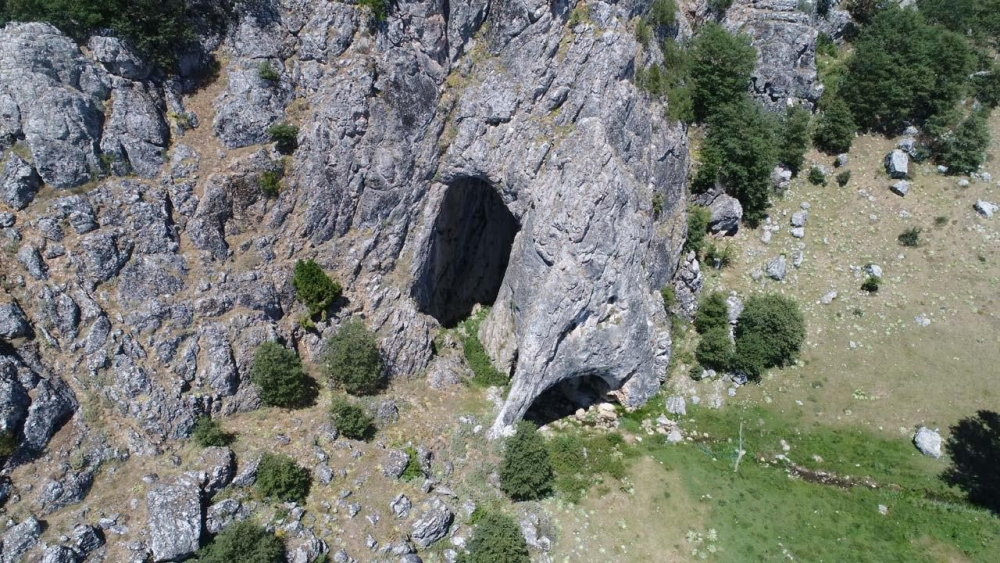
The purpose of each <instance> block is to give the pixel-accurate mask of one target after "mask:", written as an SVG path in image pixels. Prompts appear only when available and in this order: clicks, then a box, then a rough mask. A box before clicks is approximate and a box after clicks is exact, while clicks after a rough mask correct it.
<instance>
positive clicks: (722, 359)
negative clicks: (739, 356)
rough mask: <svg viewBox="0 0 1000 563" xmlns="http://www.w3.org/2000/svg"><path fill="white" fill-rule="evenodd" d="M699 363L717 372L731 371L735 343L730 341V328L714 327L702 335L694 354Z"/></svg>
mask: <svg viewBox="0 0 1000 563" xmlns="http://www.w3.org/2000/svg"><path fill="white" fill-rule="evenodd" d="M694 355H695V358H697V359H698V363H699V364H701V365H703V366H705V367H706V368H710V369H714V370H716V371H725V370H727V369H729V366H730V364H731V363H732V361H733V342H732V341H731V340H729V328H727V327H722V326H718V327H713V328H712V329H710V330H708V331H707V332H705V333H703V334H702V335H701V340H699V341H698V347H697V348H696V349H695V352H694Z"/></svg>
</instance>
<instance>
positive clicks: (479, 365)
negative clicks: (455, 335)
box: [461, 311, 508, 387]
mask: <svg viewBox="0 0 1000 563" xmlns="http://www.w3.org/2000/svg"><path fill="white" fill-rule="evenodd" d="M487 313H488V311H481V312H480V313H479V314H477V315H473V316H472V317H469V319H467V320H466V321H465V322H464V323H462V327H461V331H462V335H461V340H462V354H463V355H464V356H465V362H466V363H467V364H469V369H471V370H472V381H471V382H470V383H472V384H473V385H474V386H476V387H493V386H497V387H502V386H504V385H506V384H507V383H508V377H507V376H506V375H504V374H502V373H500V371H499V370H498V369H497V368H495V367H493V361H492V360H490V356H489V354H487V353H486V348H484V347H483V343H482V342H480V340H479V327H480V325H482V324H483V321H484V320H485V319H486V315H487Z"/></svg>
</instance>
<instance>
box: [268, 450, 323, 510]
mask: <svg viewBox="0 0 1000 563" xmlns="http://www.w3.org/2000/svg"><path fill="white" fill-rule="evenodd" d="M311 485H312V479H311V478H310V476H309V471H308V470H307V469H305V468H303V467H300V466H299V464H297V463H295V460H294V459H292V458H290V457H288V456H286V455H284V454H264V455H263V456H262V457H261V458H260V465H258V466H257V480H256V481H255V482H254V487H256V489H257V492H259V493H260V494H261V496H263V497H264V498H270V499H273V500H277V501H282V502H298V503H301V502H303V501H304V500H305V499H306V497H307V496H309V487H310V486H311Z"/></svg>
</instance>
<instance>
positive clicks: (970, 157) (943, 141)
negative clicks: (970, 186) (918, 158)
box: [934, 111, 990, 174]
mask: <svg viewBox="0 0 1000 563" xmlns="http://www.w3.org/2000/svg"><path fill="white" fill-rule="evenodd" d="M986 118H987V114H986V112H979V111H977V112H973V113H971V114H970V115H969V116H968V117H966V118H965V119H964V120H963V121H962V122H961V123H960V124H959V125H958V127H956V128H954V131H948V132H947V133H945V134H943V135H941V136H940V137H939V138H938V139H936V140H935V142H934V152H935V153H936V158H937V160H938V162H940V163H942V164H945V165H947V166H948V172H949V173H950V174H971V173H973V172H975V171H976V170H979V167H980V166H981V165H982V164H983V163H985V162H986V149H987V147H989V144H990V130H989V127H988V124H987V122H986Z"/></svg>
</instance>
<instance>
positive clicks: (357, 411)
mask: <svg viewBox="0 0 1000 563" xmlns="http://www.w3.org/2000/svg"><path fill="white" fill-rule="evenodd" d="M330 420H331V421H332V422H333V425H334V426H335V427H337V431H338V432H340V434H341V435H343V436H344V437H345V438H350V439H351V440H370V439H371V437H372V434H374V433H375V420H374V419H373V418H372V417H371V415H369V414H368V413H367V412H365V409H364V408H362V407H360V406H358V405H355V404H354V403H351V402H350V401H348V400H347V399H344V398H342V397H337V398H335V399H334V400H333V403H332V404H331V405H330Z"/></svg>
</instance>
